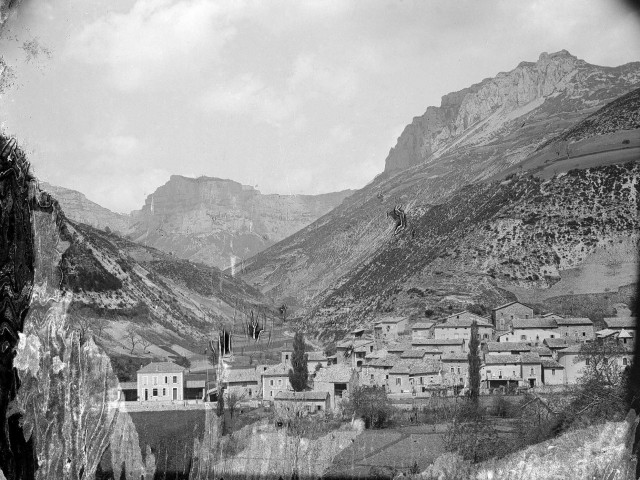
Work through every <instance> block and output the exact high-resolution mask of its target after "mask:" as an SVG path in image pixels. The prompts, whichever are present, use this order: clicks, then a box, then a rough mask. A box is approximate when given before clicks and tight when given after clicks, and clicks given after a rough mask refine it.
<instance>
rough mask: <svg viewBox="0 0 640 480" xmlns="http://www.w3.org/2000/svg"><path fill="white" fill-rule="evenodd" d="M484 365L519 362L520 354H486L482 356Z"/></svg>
mask: <svg viewBox="0 0 640 480" xmlns="http://www.w3.org/2000/svg"><path fill="white" fill-rule="evenodd" d="M484 363H485V364H486V365H500V364H510V363H520V355H487V356H485V357H484Z"/></svg>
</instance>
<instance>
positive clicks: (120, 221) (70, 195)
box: [40, 182, 130, 234]
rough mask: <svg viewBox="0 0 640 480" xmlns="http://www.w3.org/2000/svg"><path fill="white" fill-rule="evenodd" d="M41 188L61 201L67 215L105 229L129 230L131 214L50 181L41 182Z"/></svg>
mask: <svg viewBox="0 0 640 480" xmlns="http://www.w3.org/2000/svg"><path fill="white" fill-rule="evenodd" d="M40 188H42V189H43V190H45V191H47V192H49V193H50V194H51V195H52V196H53V197H54V198H55V199H56V200H57V201H58V202H59V203H60V206H61V207H62V209H63V210H64V212H65V214H66V215H67V217H69V218H70V219H72V220H74V221H76V222H80V223H85V224H87V225H91V226H92V227H96V228H100V229H101V230H104V229H105V228H106V227H109V229H110V230H112V231H114V232H120V233H122V234H125V233H127V232H128V231H129V223H130V221H129V216H128V215H123V214H121V213H115V212H112V211H111V210H109V209H107V208H104V207H103V206H101V205H98V204H97V203H95V202H92V201H91V200H89V199H88V198H87V197H86V196H85V195H84V194H83V193H80V192H78V191H76V190H70V189H68V188H63V187H58V186H55V185H51V184H49V183H45V182H42V183H40Z"/></svg>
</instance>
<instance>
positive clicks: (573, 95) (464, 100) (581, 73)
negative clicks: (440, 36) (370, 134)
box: [385, 50, 640, 172]
mask: <svg viewBox="0 0 640 480" xmlns="http://www.w3.org/2000/svg"><path fill="white" fill-rule="evenodd" d="M638 82H640V62H635V63H630V64H627V65H623V66H621V67H616V68H610V67H599V66H595V65H590V64H588V63H586V62H585V61H583V60H579V59H578V58H576V57H574V56H573V55H571V54H570V53H569V52H567V51H566V50H562V51H560V52H556V53H552V54H547V53H542V54H541V55H540V58H539V59H538V61H537V62H535V63H533V62H522V63H521V64H520V65H518V66H517V67H516V68H515V69H514V70H512V71H510V72H507V73H499V74H498V75H496V76H495V77H494V78H489V79H485V80H483V81H482V82H480V83H478V84H476V85H473V86H471V87H469V88H466V89H464V90H460V91H458V92H454V93H450V94H448V95H445V96H444V97H442V103H441V105H440V107H429V108H427V111H426V112H425V113H424V115H422V116H420V117H416V118H414V119H413V122H412V123H411V124H409V125H408V126H407V127H406V128H405V130H404V131H403V133H402V135H401V136H400V137H399V138H398V142H397V144H396V146H395V147H393V148H392V149H391V151H390V152H389V155H388V156H387V159H386V163H385V171H386V172H392V171H397V170H404V169H406V168H409V167H411V166H413V165H417V164H420V163H422V162H425V161H434V160H435V159H437V158H438V157H440V156H441V155H443V154H444V153H446V152H447V151H449V150H451V149H452V148H454V147H463V146H470V145H476V146H477V145H488V144H489V143H491V142H492V141H495V140H497V139H499V138H500V137H501V135H502V134H504V133H505V129H506V128H508V126H509V124H510V123H514V122H515V123H518V122H519V125H520V124H521V125H522V126H524V124H525V123H526V121H527V117H528V116H530V115H539V114H545V115H557V114H561V113H563V112H567V111H569V112H577V111H580V110H586V111H588V110H589V109H592V108H594V107H599V106H602V105H604V104H605V103H606V102H607V101H609V100H612V99H614V98H616V97H618V96H620V95H622V94H623V93H625V92H626V91H628V86H629V85H633V84H637V83H638Z"/></svg>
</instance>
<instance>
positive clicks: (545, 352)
mask: <svg viewBox="0 0 640 480" xmlns="http://www.w3.org/2000/svg"><path fill="white" fill-rule="evenodd" d="M531 353H537V354H538V355H540V356H541V357H550V356H552V355H553V352H552V351H551V350H549V348H547V347H545V346H541V347H531Z"/></svg>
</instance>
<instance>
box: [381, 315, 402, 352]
mask: <svg viewBox="0 0 640 480" xmlns="http://www.w3.org/2000/svg"><path fill="white" fill-rule="evenodd" d="M408 324H409V318H408V317H384V318H381V319H380V320H378V321H377V322H375V323H374V324H373V339H374V340H375V342H376V347H377V348H380V347H381V346H382V344H385V343H388V342H392V341H395V340H398V335H399V334H401V333H404V331H405V329H406V328H407V325H408Z"/></svg>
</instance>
